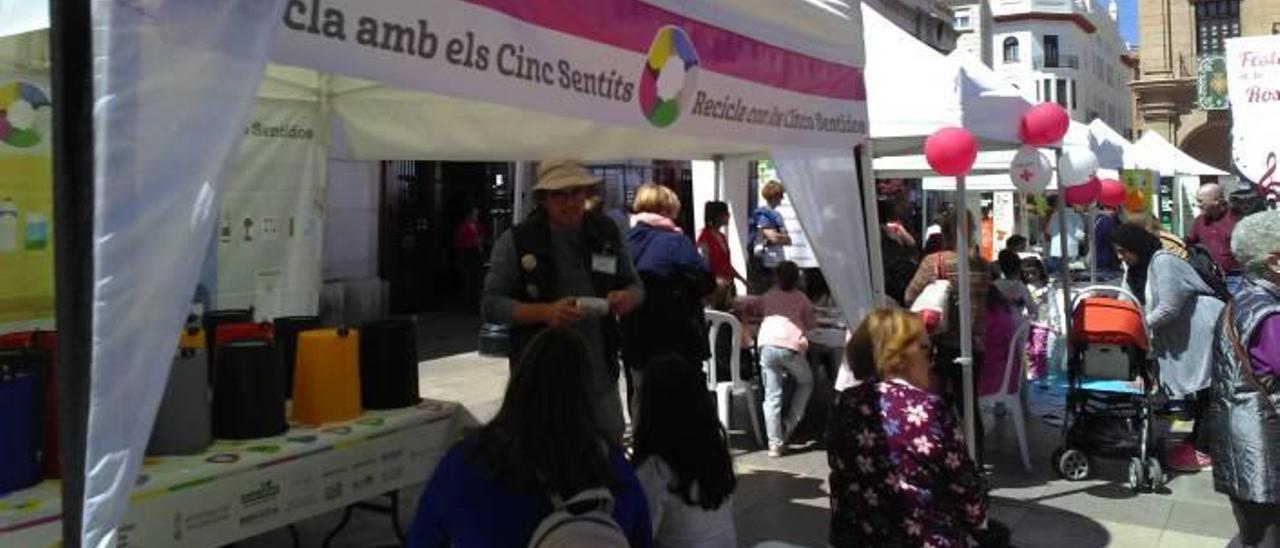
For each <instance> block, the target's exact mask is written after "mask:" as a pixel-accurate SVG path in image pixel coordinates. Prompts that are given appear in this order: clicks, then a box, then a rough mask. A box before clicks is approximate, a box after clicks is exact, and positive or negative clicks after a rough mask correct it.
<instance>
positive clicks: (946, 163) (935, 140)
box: [924, 127, 978, 177]
mask: <svg viewBox="0 0 1280 548" xmlns="http://www.w3.org/2000/svg"><path fill="white" fill-rule="evenodd" d="M924 157H925V159H926V160H928V161H929V167H932V168H933V170H934V171H936V172H938V173H939V174H940V175H946V176H948V177H955V176H959V175H964V174H966V173H968V172H969V168H972V167H973V162H974V161H975V160H977V159H978V141H977V140H975V139H974V138H973V134H971V133H969V132H968V130H965V129H961V128H958V127H947V128H942V129H940V130H938V131H936V132H934V134H933V135H930V136H929V138H928V139H926V140H925V142H924Z"/></svg>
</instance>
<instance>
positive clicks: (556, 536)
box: [529, 487, 631, 548]
mask: <svg viewBox="0 0 1280 548" xmlns="http://www.w3.org/2000/svg"><path fill="white" fill-rule="evenodd" d="M551 503H552V505H553V510H552V511H551V514H550V515H548V516H547V517H545V518H543V519H542V521H541V522H539V523H538V528H537V529H536V530H534V532H533V537H532V538H530V539H529V548H629V547H630V546H631V543H630V541H628V540H627V535H626V534H625V533H623V531H622V527H621V526H619V525H618V522H617V521H615V520H614V519H613V494H612V493H610V492H609V490H608V489H605V488H603V487H601V488H596V489H587V490H586V491H583V492H581V493H578V494H577V495H574V496H573V498H571V499H569V500H568V501H564V500H561V499H560V497H559V496H558V495H552V496H551ZM590 503H594V504H590Z"/></svg>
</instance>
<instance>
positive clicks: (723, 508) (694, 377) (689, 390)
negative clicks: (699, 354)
mask: <svg viewBox="0 0 1280 548" xmlns="http://www.w3.org/2000/svg"><path fill="white" fill-rule="evenodd" d="M640 390H641V392H640V402H641V403H640V407H641V408H642V409H644V414H643V415H641V416H640V420H639V423H638V424H637V425H636V433H635V443H634V446H633V450H634V452H635V455H634V457H633V458H632V465H633V466H634V468H635V470H636V477H638V478H639V479H640V485H641V487H643V488H644V492H645V496H646V497H647V498H648V500H649V514H650V520H651V521H652V523H653V546H654V548H677V547H678V548H732V547H735V546H737V535H736V532H735V531H734V526H733V491H734V489H735V488H736V487H737V479H736V478H735V477H734V474H733V459H732V458H731V457H730V456H729V446H728V436H727V434H726V433H725V430H724V427H723V426H721V425H720V420H719V419H718V418H716V412H715V408H714V407H713V406H712V403H711V399H710V398H708V397H707V384H706V380H705V377H704V375H703V373H702V368H701V367H700V365H699V364H698V363H697V362H694V361H691V360H689V359H687V358H683V357H680V356H677V355H673V354H668V355H666V356H661V357H658V358H655V359H654V360H653V361H651V362H649V364H647V365H646V366H645V379H644V384H643V385H641V389H640Z"/></svg>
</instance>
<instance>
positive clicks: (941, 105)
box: [862, 5, 1031, 169]
mask: <svg viewBox="0 0 1280 548" xmlns="http://www.w3.org/2000/svg"><path fill="white" fill-rule="evenodd" d="M862 25H863V31H864V33H865V35H866V48H867V51H874V52H875V53H876V55H874V56H870V57H868V58H867V64H866V74H867V109H868V119H869V123H870V125H871V128H870V129H871V139H872V148H873V149H874V152H875V154H876V155H877V156H897V155H903V154H910V153H919V152H920V151H921V149H922V148H923V146H924V139H925V138H926V137H928V136H929V135H931V134H933V132H935V131H937V130H938V129H940V128H943V127H947V126H957V127H964V128H966V129H968V130H969V131H971V132H972V133H973V134H974V136H975V137H977V138H978V141H979V144H980V146H981V148H983V149H984V150H991V149H994V148H1000V147H1007V146H1015V145H1016V144H1017V143H1018V134H1017V132H1018V120H1019V119H1020V118H1021V117H1022V114H1023V113H1024V112H1026V110H1027V109H1028V108H1030V106H1031V105H1030V103H1028V102H1027V101H1026V100H1025V99H1023V98H1022V96H1021V95H1020V94H1019V93H1018V92H1017V90H1016V89H1013V88H1012V87H1010V86H1009V85H1007V84H1005V83H1003V82H1002V81H1000V79H999V77H998V76H996V75H995V73H994V72H992V71H991V70H990V69H988V68H987V67H985V66H983V65H982V64H981V63H978V62H977V61H976V60H972V59H968V58H966V57H965V56H963V55H953V56H950V57H948V56H944V55H942V54H940V53H938V52H936V51H934V50H933V49H932V48H930V47H929V46H926V45H925V44H924V43H922V42H920V41H919V40H917V39H915V38H914V37H912V36H911V35H909V34H907V33H906V32H905V31H903V30H902V29H900V28H898V26H897V25H894V24H893V23H892V22H890V21H889V20H888V19H886V18H885V17H884V16H883V15H881V14H880V13H878V12H876V11H875V9H874V8H873V7H871V6H870V5H863V6H862ZM925 168H926V169H927V166H925Z"/></svg>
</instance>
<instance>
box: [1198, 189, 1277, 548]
mask: <svg viewBox="0 0 1280 548" xmlns="http://www.w3.org/2000/svg"><path fill="white" fill-rule="evenodd" d="M1278 233H1280V212H1275V211H1272V212H1265V213H1255V214H1254V215H1252V216H1249V217H1247V218H1245V219H1243V220H1241V221H1240V224H1238V225H1236V229H1235V232H1234V233H1233V234H1232V236H1231V250H1232V253H1234V254H1235V256H1236V259H1237V260H1239V261H1240V262H1241V263H1242V265H1243V266H1244V268H1245V281H1244V287H1242V288H1241V290H1240V293H1239V296H1238V297H1237V298H1236V300H1235V301H1233V302H1232V303H1231V304H1230V305H1229V306H1228V307H1227V310H1226V311H1225V312H1224V314H1223V316H1222V318H1221V320H1220V321H1219V322H1218V327H1217V329H1215V330H1214V353H1213V400H1212V404H1211V406H1210V409H1209V412H1208V420H1209V423H1210V425H1211V429H1212V431H1213V433H1214V436H1213V440H1212V449H1211V451H1210V453H1212V455H1213V463H1214V467H1213V483H1214V488H1215V489H1216V490H1217V491H1218V492H1220V493H1223V494H1225V495H1227V496H1228V497H1230V499H1231V509H1232V512H1233V513H1234V514H1235V518H1236V524H1237V525H1238V526H1239V529H1240V535H1239V538H1238V540H1239V544H1240V545H1241V546H1244V547H1246V548H1254V547H1264V546H1265V547H1272V548H1274V547H1277V546H1280V468H1277V467H1276V463H1277V462H1280V428H1277V424H1276V412H1277V409H1280V238H1277V237H1276V234H1278ZM1232 545H1233V546H1235V545H1236V544H1235V543H1233V544H1232Z"/></svg>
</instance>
